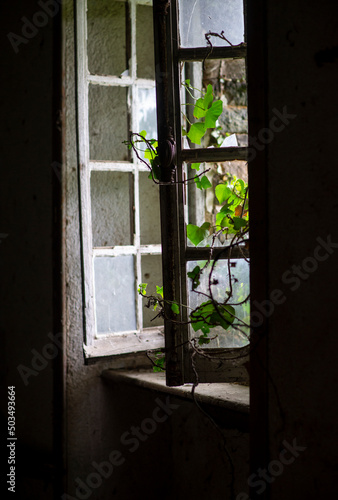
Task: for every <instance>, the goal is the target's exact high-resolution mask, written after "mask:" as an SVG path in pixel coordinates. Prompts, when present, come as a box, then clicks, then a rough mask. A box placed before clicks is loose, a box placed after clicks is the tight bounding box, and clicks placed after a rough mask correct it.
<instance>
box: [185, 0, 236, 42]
mask: <svg viewBox="0 0 338 500" xmlns="http://www.w3.org/2000/svg"><path fill="white" fill-rule="evenodd" d="M179 27H180V44H181V47H205V46H206V39H205V36H204V35H205V34H206V33H208V32H209V31H212V32H214V33H219V34H220V33H221V32H222V31H224V36H225V37H226V38H227V39H228V40H229V41H230V42H231V44H232V45H237V44H239V43H241V42H243V41H244V15H243V0H179ZM211 42H212V44H213V45H214V46H215V47H216V46H229V44H228V43H227V42H225V41H223V40H221V39H220V38H216V37H212V38H211Z"/></svg>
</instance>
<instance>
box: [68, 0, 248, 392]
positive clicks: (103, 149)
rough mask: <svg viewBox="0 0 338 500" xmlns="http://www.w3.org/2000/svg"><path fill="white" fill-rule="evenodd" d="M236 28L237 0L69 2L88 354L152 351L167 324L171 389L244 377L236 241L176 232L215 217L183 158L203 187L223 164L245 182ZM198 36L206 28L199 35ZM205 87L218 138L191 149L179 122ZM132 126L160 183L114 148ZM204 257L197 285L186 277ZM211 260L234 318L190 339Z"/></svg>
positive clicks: (242, 70) (217, 288)
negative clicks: (157, 302) (155, 161)
mask: <svg viewBox="0 0 338 500" xmlns="http://www.w3.org/2000/svg"><path fill="white" fill-rule="evenodd" d="M153 19H154V23H153ZM244 26H245V11H244V6H243V2H242V0H235V1H231V2H224V1H219V2H217V1H216V2H214V3H213V4H212V5H210V2H206V1H202V0H199V1H194V2H187V1H183V0H180V1H178V0H177V1H174V2H162V1H160V0H155V1H154V8H152V5H151V2H150V1H149V0H129V1H122V0H114V1H111V0H109V1H108V0H99V1H97V0H77V2H76V44H77V95H78V100H77V128H78V156H79V158H78V164H79V185H80V200H81V236H82V260H83V262H82V269H83V296H84V324H85V340H84V354H85V358H86V360H87V362H91V361H93V360H96V359H100V358H102V357H111V356H115V355H121V354H127V353H134V352H140V351H149V350H155V349H160V348H163V347H164V333H165V355H166V373H167V383H168V385H180V384H182V383H186V382H195V381H196V380H197V378H198V381H199V382H211V381H247V380H248V376H247V370H246V362H247V360H248V349H249V348H248V342H249V340H248V337H249V332H248V329H247V330H246V329H245V327H243V325H244V324H245V315H247V314H248V311H247V307H248V301H247V300H244V299H245V298H246V296H247V295H248V286H249V264H248V249H247V245H246V242H245V241H244V240H243V241H242V242H241V244H236V245H232V244H231V241H232V240H231V238H228V237H227V235H226V234H219V235H217V236H215V231H212V230H210V231H209V233H208V234H206V239H205V240H203V241H200V242H199V243H198V245H197V246H195V245H192V244H191V238H190V239H189V238H188V237H187V228H188V227H189V225H195V226H196V227H199V226H201V225H202V224H203V221H205V220H209V221H210V224H209V226H210V227H214V226H215V210H214V208H215V206H216V205H217V204H219V203H220V201H219V200H218V199H216V198H215V196H212V195H211V196H210V193H209V192H208V193H206V192H205V191H200V190H199V189H196V185H197V183H196V182H195V181H194V180H193V177H194V176H195V177H196V178H197V179H202V175H201V176H200V174H199V173H198V172H196V170H193V169H192V168H191V167H192V165H193V166H195V167H196V164H200V167H199V168H200V172H204V170H205V171H206V174H205V177H206V178H207V179H208V182H209V183H210V184H212V185H214V184H215V183H217V182H218V181H219V182H221V183H222V182H223V181H224V178H225V176H226V175H227V174H230V175H231V176H237V177H244V178H247V172H246V157H247V105H246V44H245V33H244V31H245V30H244ZM153 32H154V37H155V39H153V36H152V33H153ZM208 32H211V33H214V35H212V36H211V37H209V40H210V42H209V43H207V38H208V37H206V36H205V35H206V34H208ZM222 32H223V34H222ZM219 35H220V36H219ZM154 40H155V43H154ZM154 46H155V60H154V57H153V54H154ZM155 68H156V71H155ZM155 80H156V95H155ZM187 81H189V84H184V83H185V82H187ZM210 88H212V93H213V95H214V96H215V97H216V96H217V99H218V100H222V102H223V113H222V116H221V117H220V121H221V120H222V122H221V123H220V125H219V127H218V128H219V131H218V132H217V131H216V132H217V133H218V135H217V133H216V135H215V134H214V135H211V134H209V135H208V134H207V139H204V143H203V142H202V143H201V144H200V145H196V144H194V143H192V142H191V140H190V137H189V135H188V137H186V136H184V134H183V133H182V127H183V128H184V129H185V130H188V124H189V123H192V122H193V120H194V116H193V111H192V110H193V106H192V104H193V103H192V99H193V98H194V97H193V94H194V92H195V90H196V89H197V92H201V95H205V94H206V93H207V92H208V89H210ZM193 89H195V90H193ZM156 118H157V119H156ZM156 122H157V124H156ZM156 125H157V126H156ZM142 130H146V131H147V137H152V138H156V136H158V142H159V148H158V152H159V156H160V159H161V182H160V187H159V188H158V186H157V185H156V184H155V183H153V182H152V181H151V180H149V179H148V176H149V171H148V169H147V167H146V166H145V165H144V164H143V163H142V161H140V158H139V156H138V155H137V154H136V152H135V151H134V150H133V149H128V147H127V146H126V144H125V142H127V141H128V139H129V136H130V132H140V131H142ZM209 132H210V130H209ZM195 142H196V141H195ZM173 145H175V149H176V151H175V152H174V150H173V149H174V148H173ZM210 146H212V147H210ZM219 146H221V147H219ZM141 156H142V155H141ZM195 174H196V175H195ZM203 176H204V175H203ZM191 178H192V181H191V182H190V181H188V180H189V179H191ZM217 179H218V181H217ZM244 205H245V200H244ZM218 208H219V207H218ZM160 214H161V216H160ZM202 263H203V264H202ZM206 263H207V264H206ZM203 266H204V271H203V273H200V274H199V275H198V278H199V281H200V284H199V285H198V290H196V289H194V288H192V286H191V279H190V278H189V277H188V274H187V273H190V274H191V273H193V272H194V270H195V269H196V267H203ZM208 266H209V268H211V267H212V270H213V280H214V284H213V285H212V287H213V291H214V293H215V295H217V303H218V304H221V303H222V301H226V294H227V291H228V290H229V287H230V288H231V289H233V290H234V297H235V299H234V301H235V302H236V315H237V316H238V317H240V318H242V319H243V325H241V328H237V329H236V328H230V329H229V328H228V329H226V331H224V329H222V326H221V325H219V327H218V328H215V329H214V330H213V332H212V334H211V335H210V336H211V337H215V339H213V340H212V341H211V342H210V343H208V344H204V345H202V346H201V345H198V344H196V341H195V340H193V339H194V338H195V337H196V332H195V331H194V329H193V328H192V325H191V321H190V318H189V313H188V311H191V310H193V309H196V307H198V306H199V305H200V304H201V303H203V302H202V297H203V295H202V294H203V293H206V292H207V291H208V290H209V291H210V283H209V281H208V276H209V274H208V270H207V267H208ZM216 282H217V283H218V284H216ZM140 283H147V284H148V287H147V293H150V294H152V293H153V294H155V293H156V285H159V286H160V285H161V284H163V286H164V297H165V311H164V318H163V317H161V316H158V317H156V318H155V319H154V316H156V314H155V313H154V312H153V311H152V310H151V308H147V307H145V303H144V299H143V298H142V296H141V295H140V294H139V293H138V287H139V284H140ZM173 303H176V304H177V305H178V309H179V313H177V309H176V310H175V311H174V310H173V308H172V307H171V306H172V304H173ZM199 333H201V332H199ZM214 333H215V334H216V335H214ZM194 346H197V349H196V348H194ZM196 374H198V375H196Z"/></svg>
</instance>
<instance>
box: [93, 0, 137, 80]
mask: <svg viewBox="0 0 338 500" xmlns="http://www.w3.org/2000/svg"><path fill="white" fill-rule="evenodd" d="M87 1H88V14H87V20H88V24H87V26H88V42H87V47H88V69H89V72H90V73H92V74H99V75H116V76H118V75H120V74H121V73H123V72H124V71H125V70H126V69H127V64H128V61H127V56H126V4H125V3H124V2H114V1H111V0H87ZM112 47H113V48H114V49H113V50H112Z"/></svg>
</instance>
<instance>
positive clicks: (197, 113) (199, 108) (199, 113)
mask: <svg viewBox="0 0 338 500" xmlns="http://www.w3.org/2000/svg"><path fill="white" fill-rule="evenodd" d="M204 106H205V104H204V99H203V98H202V97H200V98H199V99H197V101H196V104H195V107H194V113H193V114H194V117H195V118H197V119H200V118H204V117H205V114H206V112H207V109H208V108H207V109H206V108H205V107H204Z"/></svg>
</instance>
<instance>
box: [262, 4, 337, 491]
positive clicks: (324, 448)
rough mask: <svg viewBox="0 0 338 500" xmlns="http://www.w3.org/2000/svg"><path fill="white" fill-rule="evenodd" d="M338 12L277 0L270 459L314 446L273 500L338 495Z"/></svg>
mask: <svg viewBox="0 0 338 500" xmlns="http://www.w3.org/2000/svg"><path fill="white" fill-rule="evenodd" d="M337 15H338V5H337V2H334V1H326V2H322V3H321V4H318V2H314V1H309V0H306V1H305V0H304V1H303V0H299V1H297V2H273V1H268V2H267V10H266V20H267V45H266V52H267V57H268V59H267V62H268V65H267V67H268V74H267V102H268V112H269V120H271V119H272V117H273V116H274V115H275V116H276V110H277V111H278V112H280V113H283V114H284V121H285V123H284V125H285V127H284V128H283V129H282V130H281V131H280V132H276V133H275V134H274V137H273V140H272V141H271V143H270V144H268V145H267V166H268V174H267V178H268V203H269V204H268V241H267V244H268V270H269V295H268V297H270V298H271V294H272V293H273V292H274V291H275V290H280V291H281V293H282V295H281V296H282V297H284V299H283V303H282V304H279V305H275V306H273V307H274V312H273V313H272V314H271V315H270V318H269V320H268V323H269V328H268V368H269V373H270V376H271V380H270V383H269V393H268V394H269V395H268V397H269V400H268V401H269V404H268V406H269V415H268V422H267V426H266V429H268V438H269V451H270V454H269V461H270V463H272V462H271V461H272V460H277V461H278V460H280V452H281V451H282V450H283V449H285V443H284V440H286V441H287V442H288V443H289V444H290V445H291V444H292V443H293V442H295V443H297V445H300V446H303V447H305V448H306V449H304V448H303V449H302V450H298V452H297V450H296V453H298V455H295V459H294V462H293V463H292V464H289V465H284V466H283V465H282V469H283V470H282V469H281V468H280V469H278V464H275V465H273V466H272V467H275V469H274V470H275V471H276V476H275V477H274V479H273V481H272V483H271V498H273V499H285V498H308V499H315V498H331V496H332V495H333V494H334V492H336V491H337V487H336V477H335V471H337V467H338V451H337V438H338V434H337V425H336V422H337V410H338V401H337V396H336V394H337V389H336V388H337V382H338V377H337V362H336V359H337V347H338V341H337V326H336V319H337V318H336V309H337V299H336V297H337V291H336V277H337V275H338V258H337V252H338V245H337V243H338V225H337V219H338V203H337V196H338V169H337V166H338V165H337V154H336V137H337V130H338V114H337V109H338V97H337V84H338V68H337V64H338V33H337V24H336V19H337ZM286 114H288V116H286ZM279 124H280V121H279ZM329 241H332V242H333V245H332V247H330V244H328V243H329ZM260 383H261V382H260ZM287 456H288V457H290V454H288V455H287ZM262 465H263V464H262ZM266 465H267V464H265V466H266ZM281 471H282V472H281ZM265 483H266V484H267V481H265ZM258 488H259V487H258V486H256V487H255V488H254V490H255V491H258Z"/></svg>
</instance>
